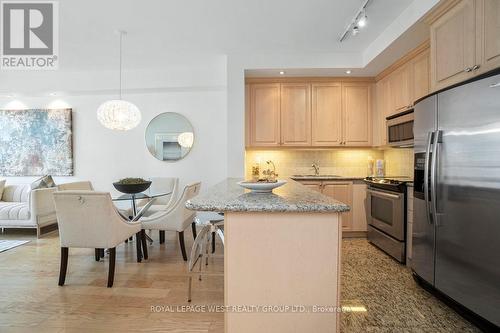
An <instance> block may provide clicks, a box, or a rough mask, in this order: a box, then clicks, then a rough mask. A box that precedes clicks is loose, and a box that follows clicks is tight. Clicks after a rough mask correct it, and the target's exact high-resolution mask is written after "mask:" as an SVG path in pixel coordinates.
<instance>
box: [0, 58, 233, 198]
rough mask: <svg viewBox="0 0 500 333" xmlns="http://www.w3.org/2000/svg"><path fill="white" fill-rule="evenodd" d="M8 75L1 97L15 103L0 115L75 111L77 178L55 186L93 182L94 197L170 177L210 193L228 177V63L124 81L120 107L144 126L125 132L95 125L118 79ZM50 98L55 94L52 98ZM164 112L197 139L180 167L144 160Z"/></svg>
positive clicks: (212, 61) (3, 103)
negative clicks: (16, 109) (124, 184)
mask: <svg viewBox="0 0 500 333" xmlns="http://www.w3.org/2000/svg"><path fill="white" fill-rule="evenodd" d="M2 74H4V73H2ZM5 74H6V75H2V78H1V79H0V91H3V92H6V93H14V94H16V96H15V97H14V98H11V97H5V96H3V97H0V108H10V107H12V106H13V105H14V106H15V104H20V103H22V104H24V105H25V106H26V107H29V108H45V107H51V106H52V107H60V106H63V107H64V106H69V107H72V108H73V131H74V133H73V147H74V170H75V176H74V177H61V178H56V182H68V181H73V180H75V179H82V180H91V181H92V182H93V183H94V185H95V187H96V188H97V189H100V190H101V189H102V190H111V189H112V185H111V183H112V182H113V181H116V180H117V179H119V178H123V177H144V178H147V177H151V176H175V177H180V179H181V182H182V183H183V184H185V183H187V182H191V181H197V180H201V181H202V182H203V184H204V188H207V187H208V186H210V185H213V184H214V183H216V182H218V181H220V180H222V179H224V178H225V177H226V174H227V169H226V168H227V148H226V146H227V138H226V133H227V130H226V129H227V121H226V119H227V112H226V109H227V108H226V87H225V85H226V61H225V57H222V58H221V57H204V58H203V59H198V60H197V61H196V62H193V63H188V64H186V65H185V66H178V65H177V66H176V67H175V68H171V69H168V68H166V69H165V70H162V71H154V72H131V73H126V74H124V81H125V82H124V83H126V84H125V88H126V94H124V99H127V100H129V101H131V102H132V103H134V104H136V105H137V106H138V107H139V109H140V110H141V113H142V121H141V124H140V125H139V126H138V127H136V128H135V129H133V130H130V131H127V132H118V131H111V130H109V129H106V128H104V127H103V126H102V125H101V124H100V123H99V122H98V120H97V118H96V110H97V107H98V106H99V105H100V104H101V103H102V102H104V101H106V100H108V99H114V98H116V94H115V93H116V91H115V90H116V89H115V88H116V87H117V73H108V72H85V73H78V72H71V73H69V72H17V73H16V72H7V73H5ZM113 74H115V75H113ZM51 91H59V92H60V93H58V96H50V95H49V93H50V92H51ZM169 111H170V112H178V113H180V114H182V115H184V116H185V117H186V118H188V119H189V120H190V121H191V123H192V125H193V128H194V131H195V142H194V145H193V148H192V151H191V152H190V153H189V155H188V156H187V157H186V158H184V159H183V160H181V161H178V162H163V161H159V160H157V159H156V158H154V157H153V156H152V155H150V153H149V152H148V150H147V148H146V144H145V140H144V133H145V129H146V127H147V124H148V123H149V121H150V120H151V119H153V118H154V117H155V116H156V115H158V114H160V113H162V112H169ZM0 174H1V171H0ZM32 179H33V177H31V178H29V177H15V178H8V182H12V183H13V182H17V183H20V182H23V183H24V182H30V181H31V180H32Z"/></svg>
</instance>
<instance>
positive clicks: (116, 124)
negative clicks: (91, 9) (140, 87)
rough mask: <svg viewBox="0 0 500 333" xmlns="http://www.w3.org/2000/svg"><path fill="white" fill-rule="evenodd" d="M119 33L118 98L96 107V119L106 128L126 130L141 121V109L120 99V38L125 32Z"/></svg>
mask: <svg viewBox="0 0 500 333" xmlns="http://www.w3.org/2000/svg"><path fill="white" fill-rule="evenodd" d="M118 33H119V34H120V93H119V99H114V100H110V101H106V102H104V103H102V104H101V105H100V106H99V107H98V108H97V119H98V120H99V122H100V123H101V124H102V125H103V126H104V127H106V128H109V129H112V130H118V131H128V130H130V129H132V128H134V127H136V126H137V125H139V123H140V122H141V111H139V108H138V107H137V106H135V105H134V104H133V103H130V102H127V101H124V100H123V99H122V39H123V36H124V35H126V34H127V33H126V32H125V31H121V30H120V31H118Z"/></svg>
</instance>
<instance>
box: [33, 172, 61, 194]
mask: <svg viewBox="0 0 500 333" xmlns="http://www.w3.org/2000/svg"><path fill="white" fill-rule="evenodd" d="M49 187H56V183H55V182H54V179H52V176H51V175H46V176H43V177H41V178H39V179H37V180H35V181H34V182H33V183H31V189H32V190H36V189H39V188H49Z"/></svg>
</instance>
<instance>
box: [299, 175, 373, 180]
mask: <svg viewBox="0 0 500 333" xmlns="http://www.w3.org/2000/svg"><path fill="white" fill-rule="evenodd" d="M290 178H291V179H293V180H363V179H364V178H365V177H356V176H338V175H319V176H315V175H293V176H291V177H290Z"/></svg>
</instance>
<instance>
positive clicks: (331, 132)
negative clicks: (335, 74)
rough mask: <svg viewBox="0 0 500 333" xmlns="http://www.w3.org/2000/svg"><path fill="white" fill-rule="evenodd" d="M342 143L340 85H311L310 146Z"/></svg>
mask: <svg viewBox="0 0 500 333" xmlns="http://www.w3.org/2000/svg"><path fill="white" fill-rule="evenodd" d="M341 141H342V85H341V84H340V83H335V82H334V83H313V84H312V144H313V145H314V146H336V145H340V142H341Z"/></svg>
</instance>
